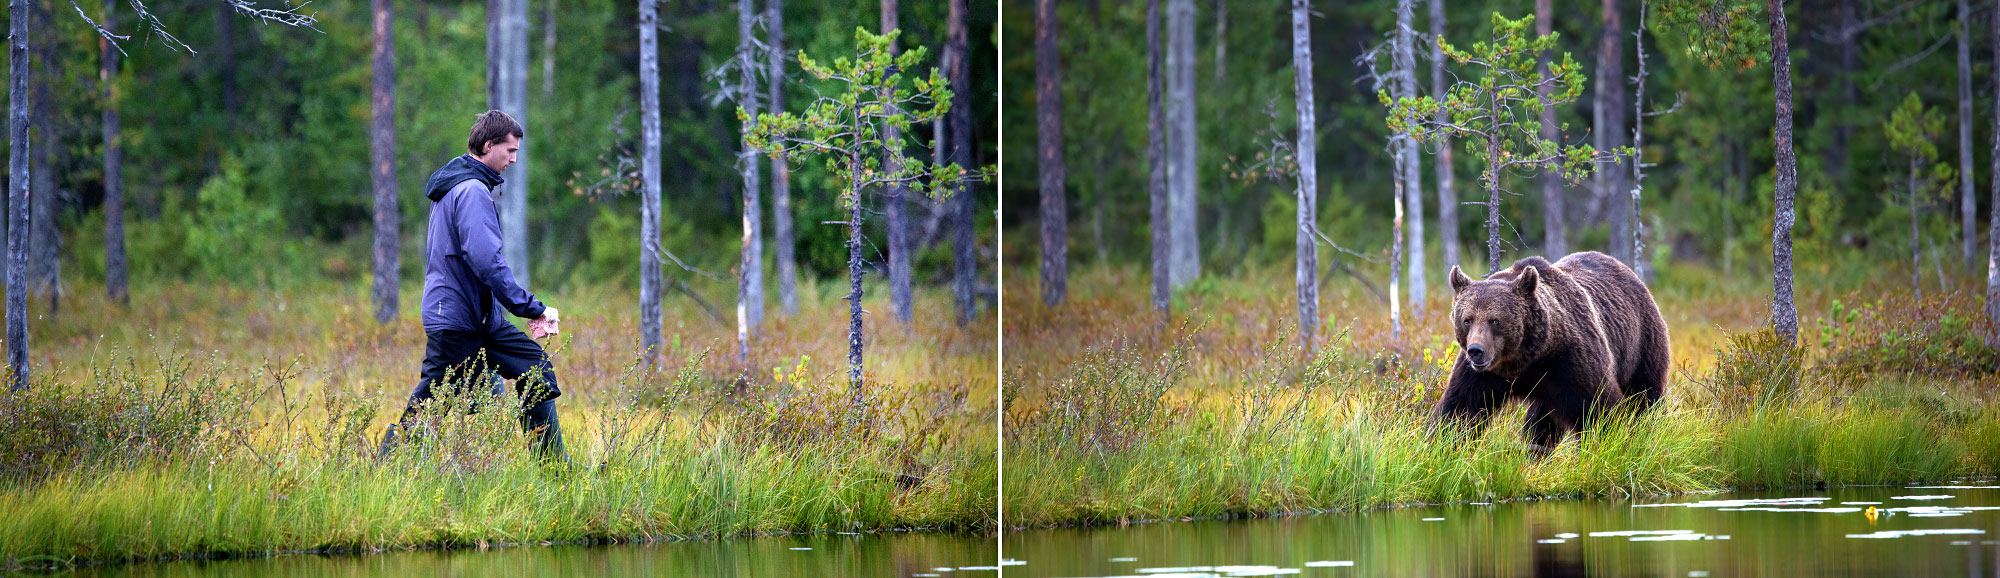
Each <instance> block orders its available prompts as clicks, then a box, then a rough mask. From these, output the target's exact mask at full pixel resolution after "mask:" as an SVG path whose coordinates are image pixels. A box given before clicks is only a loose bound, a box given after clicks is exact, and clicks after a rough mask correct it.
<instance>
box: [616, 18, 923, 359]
mask: <svg viewBox="0 0 2000 578" xmlns="http://www.w3.org/2000/svg"><path fill="white" fill-rule="evenodd" d="M883 3H884V4H886V5H889V6H894V5H895V3H896V0H883ZM764 13H765V14H766V16H765V17H764V26H765V27H766V28H765V30H766V31H767V32H768V33H769V34H770V35H771V40H770V43H771V70H770V71H769V72H770V73H771V113H772V114H782V113H784V112H785V0H768V3H767V4H766V5H765V7H764ZM657 73H658V72H657V71H656V72H655V74H657ZM890 209H891V212H890V216H889V278H890V279H891V281H892V282H893V280H894V279H895V278H896V260H897V259H902V260H903V268H904V275H903V277H904V283H903V287H902V290H903V294H904V300H903V305H908V302H909V299H908V295H909V282H908V279H909V271H908V269H909V257H908V256H907V255H904V253H907V251H906V250H905V248H906V247H905V246H901V245H897V244H896V241H897V237H898V235H897V233H899V232H901V230H902V228H903V227H904V225H902V224H901V223H900V222H899V221H901V220H902V219H900V217H902V215H901V214H900V213H901V211H900V209H902V204H901V203H892V204H891V205H890ZM771 242H772V243H775V244H777V247H776V248H775V252H776V253H777V254H776V255H775V256H774V258H775V259H776V261H777V263H776V267H777V274H778V306H779V307H782V308H783V310H784V312H785V315H797V314H798V313H799V265H798V261H797V259H796V258H795V257H794V256H793V255H792V248H793V241H792V168H791V161H790V160H789V159H787V158H785V156H784V155H778V156H777V158H773V159H771ZM891 293H892V294H893V293H894V291H893V290H892V291H891ZM905 309H908V307H906V306H899V307H897V308H896V311H897V314H898V315H901V314H902V312H903V311H904V310H905ZM904 320H905V321H908V319H904Z"/></svg>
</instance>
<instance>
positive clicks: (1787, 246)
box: [1765, 0, 1799, 345]
mask: <svg viewBox="0 0 2000 578" xmlns="http://www.w3.org/2000/svg"><path fill="white" fill-rule="evenodd" d="M1765 11H1766V12H1768V13H1769V15H1770V18H1771V21H1770V25H1771V77H1772V85H1773V86H1774V87H1775V88H1774V92H1776V99H1775V100H1776V102H1777V121H1776V123H1775V124H1776V126H1775V129H1776V130H1775V131H1774V132H1775V133H1776V134H1777V139H1776V143H1775V144H1776V146H1775V147H1774V153H1775V155H1774V156H1776V157H1777V163H1776V164H1777V168H1776V171H1777V177H1778V178H1777V186H1776V187H1775V190H1774V191H1773V195H1772V199H1773V205H1774V206H1773V209H1772V212H1773V213H1775V215H1774V216H1773V217H1774V219H1773V222H1772V224H1773V226H1772V227H1771V286H1772V299H1771V325H1772V327H1773V328H1774V329H1776V330H1777V332H1778V336H1779V337H1780V338H1783V339H1784V340H1785V343H1789V344H1793V345H1797V344H1798V341H1799V310H1798V307H1797V306H1796V305H1794V304H1793V302H1792V223H1793V222H1794V220H1795V214H1794V213H1793V212H1792V199H1793V198H1794V197H1795V196H1796V195H1797V194H1798V189H1799V173H1798V162H1797V159H1796V158H1795V157H1794V156H1793V151H1792V53H1791V48H1790V47H1789V46H1788V45H1787V44H1786V43H1787V40H1786V37H1785V4H1784V2H1783V0H1766V2H1765Z"/></svg>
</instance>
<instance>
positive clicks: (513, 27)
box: [486, 0, 554, 287]
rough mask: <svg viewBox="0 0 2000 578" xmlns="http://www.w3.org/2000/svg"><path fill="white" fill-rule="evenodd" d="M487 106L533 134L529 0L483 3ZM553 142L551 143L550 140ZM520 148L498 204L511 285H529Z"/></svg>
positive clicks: (524, 165)
mask: <svg viewBox="0 0 2000 578" xmlns="http://www.w3.org/2000/svg"><path fill="white" fill-rule="evenodd" d="M486 10H487V12H486V101H487V106H488V107H491V108H494V109H498V110H500V111H503V112H506V113H507V114H509V115H513V117H514V120H517V121H520V123H521V128H522V129H523V130H525V131H527V132H528V134H531V135H532V134H534V132H533V128H532V127H531V126H530V121H529V119H528V0H488V2H487V3H486ZM550 140H552V141H553V140H554V139H550ZM529 150H530V147H527V146H522V147H521V151H520V152H519V153H516V154H515V155H514V164H513V165H511V166H509V167H507V170H505V171H501V172H500V178H501V179H502V180H504V181H506V184H504V185H501V186H502V187H503V190H504V191H505V192H501V193H499V194H498V195H497V196H498V198H496V199H494V200H495V201H497V202H498V203H499V205H500V237H501V245H502V247H501V249H502V252H503V253H504V254H505V257H506V259H507V265H508V266H509V267H511V268H512V269H513V271H514V281H515V282H517V283H520V284H521V286H522V287H528V286H529V285H528V194H529V182H528V158H529V156H530V154H529V152H528V151H529Z"/></svg>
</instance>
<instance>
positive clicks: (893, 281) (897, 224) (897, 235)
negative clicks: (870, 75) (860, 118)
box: [882, 0, 915, 323]
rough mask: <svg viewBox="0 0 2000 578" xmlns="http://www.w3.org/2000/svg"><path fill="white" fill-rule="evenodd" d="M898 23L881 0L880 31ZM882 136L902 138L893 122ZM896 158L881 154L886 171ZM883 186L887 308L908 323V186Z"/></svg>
mask: <svg viewBox="0 0 2000 578" xmlns="http://www.w3.org/2000/svg"><path fill="white" fill-rule="evenodd" d="M899 26H900V24H898V23H897V6H896V0H882V33H884V34H887V33H888V32H889V31H891V30H895V29H897V28H898V27H899ZM889 50H890V51H891V52H898V51H899V49H898V47H897V46H895V45H890V46H889ZM883 96H884V100H888V98H887V97H888V95H887V94H885V95H883ZM883 136H884V137H885V138H884V139H883V142H886V143H890V144H889V146H901V144H900V143H902V142H903V140H902V139H903V137H902V132H901V131H900V130H899V129H897V128H896V127H894V126H890V127H886V128H884V129H883ZM899 158H900V157H899V156H897V155H884V157H883V159H882V162H883V165H884V166H885V167H887V168H888V170H889V171H890V172H895V171H896V170H898V169H900V168H901V167H900V161H898V160H897V159H899ZM887 188H888V191H887V193H888V194H886V195H884V197H886V198H884V199H882V203H883V204H884V205H887V206H888V208H887V210H885V211H883V212H884V213H886V214H885V215H883V216H884V218H885V219H886V220H887V221H888V223H887V224H888V226H889V227H888V228H889V308H890V309H893V310H894V313H895V315H896V320H898V321H901V322H903V323H909V322H910V321H911V320H912V319H914V317H915V312H914V311H912V310H911V309H910V209H909V202H908V199H907V198H906V195H908V194H909V192H910V189H909V187H905V186H903V184H902V183H893V184H890V185H889V186H888V187H887Z"/></svg>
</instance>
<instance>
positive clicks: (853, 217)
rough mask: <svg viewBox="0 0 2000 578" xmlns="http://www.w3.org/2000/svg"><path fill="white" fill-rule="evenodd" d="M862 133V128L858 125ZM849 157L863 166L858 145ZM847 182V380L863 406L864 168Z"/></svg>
mask: <svg viewBox="0 0 2000 578" xmlns="http://www.w3.org/2000/svg"><path fill="white" fill-rule="evenodd" d="M855 130H856V131H857V134H859V130H860V128H859V127H855ZM852 154H853V156H852V157H850V158H849V159H848V165H847V166H850V167H859V166H862V165H861V153H860V149H859V148H858V147H857V148H856V149H855V152H854V153H852ZM852 172H853V176H852V177H851V178H850V179H849V181H848V184H847V195H848V203H847V223H846V225H847V383H849V384H850V387H852V388H853V396H854V398H853V407H854V408H855V410H856V411H859V410H860V408H862V407H863V405H862V404H863V401H864V398H863V397H862V383H861V376H862V372H861V273H862V270H863V269H862V261H861V180H862V176H861V171H859V170H856V171H852Z"/></svg>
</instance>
